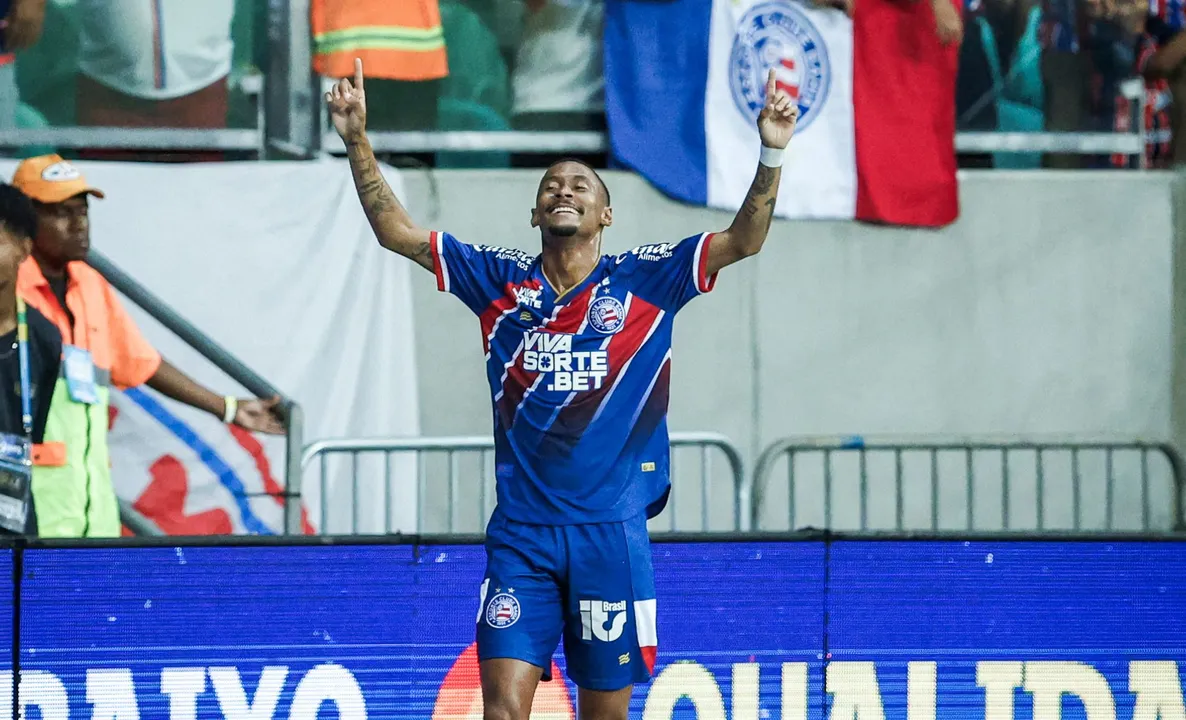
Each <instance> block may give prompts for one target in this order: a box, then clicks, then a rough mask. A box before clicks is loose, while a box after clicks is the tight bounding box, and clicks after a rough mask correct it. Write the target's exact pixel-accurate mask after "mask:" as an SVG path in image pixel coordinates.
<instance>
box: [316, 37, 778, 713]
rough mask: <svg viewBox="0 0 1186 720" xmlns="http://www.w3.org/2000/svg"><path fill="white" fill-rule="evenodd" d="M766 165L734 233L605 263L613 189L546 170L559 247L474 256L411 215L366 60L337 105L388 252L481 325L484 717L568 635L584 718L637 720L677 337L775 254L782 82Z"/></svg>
mask: <svg viewBox="0 0 1186 720" xmlns="http://www.w3.org/2000/svg"><path fill="white" fill-rule="evenodd" d="M766 93H767V95H766V104H765V107H764V109H763V110H762V111H761V114H760V116H759V118H758V130H759V135H760V136H761V140H762V150H761V162H760V164H759V165H758V169H757V173H756V176H755V177H754V180H753V184H752V185H751V186H750V190H749V194H748V195H747V196H746V199H745V203H744V205H743V206H742V208H741V210H740V211H739V212H738V213H737V216H736V218H735V219H734V220H733V223H732V224H731V225H730V226H729V227H728V229H726V230H724V231H722V232H717V233H704V234H702V235H695V236H692V237H689V238H685V239H683V240H681V241H679V242H677V243H674V244H668V243H663V242H658V243H654V244H647V245H643V246H640V247H638V248H637V249H635V250H633V251H631V252H628V253H624V254H622V255H618V256H612V255H602V254H601V234H602V232H603V231H604V230H605V228H607V227H609V225H610V223H611V222H612V221H613V211H612V210H611V209H610V194H609V190H608V189H607V188H606V186H605V184H604V183H603V182H602V181H601V179H600V178H599V177H598V175H597V173H596V172H595V171H594V170H593V169H591V168H589V167H586V166H585V165H583V164H581V163H577V162H571V161H562V162H558V163H556V164H554V165H552V166H551V167H549V168H548V169H547V171H546V172H545V173H544V177H543V179H542V180H541V181H540V184H539V191H538V193H537V194H536V198H535V207H534V209H533V210H532V211H531V226H532V227H535V228H539V232H540V237H541V239H542V241H543V251H542V252H541V253H540V254H539V255H537V256H531V255H528V254H526V253H523V252H520V251H517V250H506V249H501V248H493V247H486V246H481V245H468V244H466V243H463V242H461V241H460V240H458V239H456V238H454V237H453V236H452V235H449V234H448V233H445V232H435V231H429V230H427V229H423V228H421V227H419V226H417V225H416V223H415V222H413V220H412V218H411V216H410V215H409V214H408V213H407V211H405V210H404V208H403V207H402V206H401V205H400V203H399V201H398V200H397V199H396V197H395V195H394V194H393V193H392V191H391V188H390V187H389V186H388V185H387V183H386V182H385V181H384V179H383V177H382V175H381V174H380V171H379V168H378V166H377V164H376V162H375V156H374V153H373V152H372V150H371V147H370V145H369V143H368V141H367V137H366V95H365V92H364V87H363V73H362V62H361V61H358V60H356V61H355V73H354V79H353V82H351V81H350V80H349V79H342V80H340V81H339V82H338V83H337V84H336V85H335V86H334V87H333V89H332V90H331V91H330V92H329V93H326V97H325V100H326V103H327V104H328V106H329V109H330V113H331V116H332V118H333V122H334V127H335V128H336V129H337V131H338V133H339V134H340V135H341V137H342V140H343V142H344V143H345V145H346V149H347V153H348V156H349V159H350V168H351V171H352V173H353V176H354V182H355V185H356V187H357V190H358V195H359V198H360V199H361V201H362V205H363V208H364V210H365V211H366V215H367V219H368V220H369V221H370V224H371V227H372V229H373V230H374V232H375V235H376V237H377V238H378V240H379V243H380V244H381V245H383V247H385V248H387V249H389V250H391V251H393V252H396V253H399V254H400V255H403V256H405V257H407V258H409V259H411V260H413V261H414V262H416V263H418V264H419V265H420V266H421V267H423V268H424V269H426V270H429V271H431V272H433V273H435V274H436V281H437V287H438V289H440V290H442V291H444V292H448V293H451V294H453V295H456V296H457V297H458V298H459V299H460V300H461V301H462V302H464V303H465V304H466V305H467V306H468V307H469V308H470V309H471V310H472V311H473V312H474V314H475V315H477V316H478V318H479V320H480V325H481V333H482V342H483V344H484V347H485V350H486V374H487V378H488V379H489V382H490V390H491V393H492V395H493V414H494V438H495V472H496V476H497V495H498V501H497V505H496V507H495V510H494V513H493V515H492V517H491V519H490V522H489V525H488V526H487V529H486V557H487V565H486V577H485V580H484V581H483V583H482V585H481V588H480V597H481V600H480V603H479V610H478V614H477V645H478V659H479V663H480V673H481V681H482V697H483V704H484V713H485V720H528V716H529V715H530V714H531V702H532V699H533V697H534V695H535V690H536V686H537V684H538V683H539V681H540V680H541V679H544V680H550V679H551V677H550V668H551V665H552V664H551V658H552V654H553V652H554V651H555V648H556V646H557V645H558V644H559V642H560V641H561V639H562V638H563V641H564V653H565V657H566V658H567V661H568V667H567V672H568V675H569V677H570V678H571V679H572V681H573V682H574V683H576V685H577V687H578V688H579V691H578V697H577V707H578V708H579V711H580V717H581V718H582V720H624V719H625V717H626V711H627V708H628V706H629V702H630V695H631V686H632V685H633V684H634V683H642V682H647V681H648V680H649V679H650V676H651V673H652V671H653V669H654V662H655V649H656V645H657V638H656V630H655V588H654V577H653V573H652V569H651V552H650V544H649V538H648V536H647V520H648V518H651V517H654V516H655V515H657V514H658V513H659V512H660V511H661V510H662V509H663V506H664V505H665V503H666V501H667V495H668V493H669V492H670V482H669V478H668V458H669V453H670V448H669V444H668V437H667V425H666V415H667V399H668V381H669V377H670V360H671V328H672V319H673V317H674V316H675V314H676V313H677V312H678V311H679V310H680V308H682V307H683V306H684V304H685V303H687V302H688V301H689V300H691V299H693V298H695V297H696V296H698V295H702V294H704V293H707V292H709V291H710V290H712V287H713V284H714V282H715V280H716V274H717V272H718V271H719V270H721V268H724V267H726V266H728V265H731V264H733V263H735V262H737V261H739V260H741V259H743V258H746V257H749V256H751V255H753V254H755V253H756V252H758V250H759V249H761V247H762V243H763V242H764V241H765V239H766V234H767V232H768V231H769V229H770V222H771V219H772V218H773V212H774V202H775V198H776V197H777V194H778V181H779V175H780V172H781V171H780V169H779V168H780V167H781V163H782V153H783V149H784V148H785V147H786V145H787V143H788V142H789V141H790V139H791V135H792V134H793V133H794V129H795V121H796V119H797V118H798V108H797V106H796V104H795V103H794V102H793V101H792V100H791V99H790V97H788V96H787V94H786V93H784V92H782V91H779V90H778V89H777V88H776V86H775V83H774V73H773V72H771V73H770V77H769V80H768V82H767V89H766Z"/></svg>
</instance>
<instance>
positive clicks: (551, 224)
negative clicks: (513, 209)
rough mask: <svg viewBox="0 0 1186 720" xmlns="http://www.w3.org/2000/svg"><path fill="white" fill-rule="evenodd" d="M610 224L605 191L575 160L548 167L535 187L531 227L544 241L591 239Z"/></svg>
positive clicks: (610, 217)
mask: <svg viewBox="0 0 1186 720" xmlns="http://www.w3.org/2000/svg"><path fill="white" fill-rule="evenodd" d="M612 221H613V211H612V210H611V209H610V207H609V191H608V190H607V189H606V187H605V185H604V184H603V183H602V182H601V178H599V177H598V176H597V173H595V172H594V171H593V170H592V169H590V168H589V167H587V166H585V165H583V164H581V163H579V162H575V161H571V160H569V161H564V162H559V163H556V164H555V165H553V166H552V167H550V168H548V171H547V172H545V173H544V177H543V179H542V180H541V181H540V184H539V192H538V193H537V194H536V198H535V208H534V209H533V210H532V211H531V226H532V227H538V228H540V229H542V230H543V237H544V242H545V243H547V242H550V241H552V240H557V239H566V238H577V239H588V238H592V237H594V236H595V235H597V233H599V232H600V231H601V229H602V228H604V227H608V226H609V225H610V223H611V222H612Z"/></svg>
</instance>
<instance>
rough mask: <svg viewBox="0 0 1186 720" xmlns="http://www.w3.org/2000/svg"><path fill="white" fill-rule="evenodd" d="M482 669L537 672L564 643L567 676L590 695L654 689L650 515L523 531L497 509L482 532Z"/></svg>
mask: <svg viewBox="0 0 1186 720" xmlns="http://www.w3.org/2000/svg"><path fill="white" fill-rule="evenodd" d="M481 598H482V600H481V603H480V605H479V606H480V610H479V614H478V629H477V642H478V660H479V661H481V660H489V659H491V658H514V659H516V660H522V661H524V662H527V663H531V664H532V665H535V666H537V667H540V668H543V671H544V676H543V679H544V680H551V679H552V673H551V668H552V654H553V653H554V652H555V650H556V646H557V645H558V644H559V643H560V639H561V637H563V638H564V656H565V658H566V660H567V666H568V668H567V672H568V677H569V678H571V679H572V681H573V682H574V683H576V685H577V687H582V688H586V689H588V690H605V691H611V690H621V689H622V688H625V687H629V686H630V685H632V684H634V683H644V682H647V681H648V680H650V678H651V672H652V671H653V670H654V666H655V649H656V645H657V644H658V643H657V637H656V630H655V575H654V571H653V569H652V566H651V545H650V538H649V537H648V535H647V524H646V516H645V515H639V516H638V518H637V519H635V520H629V521H627V522H620V523H618V522H615V523H600V524H592V525H526V524H523V523H518V522H514V521H512V520H507V519H506V518H504V517H502V516H501V515H500V514H499V513H498V511H497V510H495V513H494V517H492V518H491V520H490V525H489V527H488V528H487V530H486V579H485V580H484V581H483V582H482V588H481Z"/></svg>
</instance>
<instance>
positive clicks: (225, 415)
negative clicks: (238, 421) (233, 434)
mask: <svg viewBox="0 0 1186 720" xmlns="http://www.w3.org/2000/svg"><path fill="white" fill-rule="evenodd" d="M222 401H223V402H224V403H226V409H225V410H223V411H222V421H223V422H224V423H226V424H227V425H230V424H231V423H233V422H234V421H235V415H237V414H238V412H239V399H238V398H237V397H235V396H234V395H227V396H226V397H224V398H223V399H222Z"/></svg>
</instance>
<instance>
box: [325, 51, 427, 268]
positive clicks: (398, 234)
mask: <svg viewBox="0 0 1186 720" xmlns="http://www.w3.org/2000/svg"><path fill="white" fill-rule="evenodd" d="M325 102H326V104H327V105H329V112H330V117H332V118H333V121H334V128H335V129H336V130H337V131H338V135H340V136H341V138H342V142H344V143H345V144H346V156H347V157H348V158H350V172H351V173H352V174H353V175H354V187H355V189H356V190H357V191H358V199H359V200H360V201H362V208H363V210H365V211H366V216H367V220H369V221H370V223H371V230H373V231H374V233H375V237H376V239H378V241H379V244H380V245H382V246H383V247H385V248H387V249H388V250H390V251H392V252H394V253H399V254H400V255H403V256H404V257H406V258H408V259H410V260H412V261H414V262H415V263H416V264H418V265H419V266H420V267H422V268H424V269H425V270H428V271H430V272H431V271H432V270H433V259H432V242H431V238H432V236H431V234H430V233H429V231H428V230H425V229H423V228H421V227H417V225H416V223H414V222H412V216H411V215H409V214H408V211H407V210H405V209H404V206H403V205H401V204H400V202H399V200H398V199H397V198H396V197H395V193H394V192H392V191H391V187H390V186H389V185H388V184H387V181H386V180H384V179H383V173H381V172H379V163H378V162H376V161H375V153H374V151H373V150H372V149H371V143H370V141H369V140H367V136H366V114H367V106H366V93H365V92H364V90H363V76H362V60H358V59H355V61H354V83H353V84H351V82H350V80H349V79H347V78H343V79H341V80H339V81H338V83H337V84H336V85H334V86H333V89H331V90H330V91H329V92H328V93H326V94H325Z"/></svg>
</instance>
